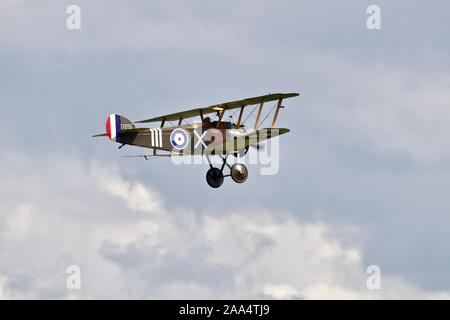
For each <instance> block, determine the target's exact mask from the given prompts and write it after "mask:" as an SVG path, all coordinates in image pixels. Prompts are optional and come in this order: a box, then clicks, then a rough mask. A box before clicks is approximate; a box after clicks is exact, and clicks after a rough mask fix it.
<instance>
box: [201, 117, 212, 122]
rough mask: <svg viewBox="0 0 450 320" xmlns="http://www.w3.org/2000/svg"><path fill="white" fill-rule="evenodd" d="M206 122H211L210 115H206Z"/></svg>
mask: <svg viewBox="0 0 450 320" xmlns="http://www.w3.org/2000/svg"><path fill="white" fill-rule="evenodd" d="M203 121H204V122H207V123H210V122H211V118H210V117H206V118H205V119H203Z"/></svg>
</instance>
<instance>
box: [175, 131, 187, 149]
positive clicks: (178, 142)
mask: <svg viewBox="0 0 450 320" xmlns="http://www.w3.org/2000/svg"><path fill="white" fill-rule="evenodd" d="M170 143H171V144H172V146H173V147H174V148H175V149H177V150H182V149H184V148H186V146H187V145H188V144H189V135H188V133H187V132H186V131H185V130H183V129H181V128H178V129H175V130H173V131H172V133H171V134H170Z"/></svg>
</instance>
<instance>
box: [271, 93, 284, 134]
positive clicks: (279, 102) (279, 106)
mask: <svg viewBox="0 0 450 320" xmlns="http://www.w3.org/2000/svg"><path fill="white" fill-rule="evenodd" d="M282 101H283V98H281V99H278V105H277V110H276V111H275V114H274V115H273V120H272V126H271V128H275V122H276V121H277V118H278V112H280V108H281V102H282Z"/></svg>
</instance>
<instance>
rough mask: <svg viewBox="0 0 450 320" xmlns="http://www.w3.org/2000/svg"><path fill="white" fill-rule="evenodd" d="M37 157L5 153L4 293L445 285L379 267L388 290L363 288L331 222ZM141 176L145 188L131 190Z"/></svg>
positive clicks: (355, 254)
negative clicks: (206, 199) (72, 277)
mask: <svg viewBox="0 0 450 320" xmlns="http://www.w3.org/2000/svg"><path fill="white" fill-rule="evenodd" d="M38 160H39V161H37V162H36V163H38V164H39V165H37V164H35V163H30V162H29V161H28V160H27V158H26V157H23V156H21V155H20V154H8V155H7V154H3V155H2V157H1V158H0V164H1V166H2V167H4V168H6V167H7V168H10V170H9V171H8V172H7V173H6V174H5V177H4V178H3V179H2V181H1V183H0V196H1V197H2V199H6V200H5V201H2V203H1V204H0V210H1V212H2V215H1V217H0V230H1V233H0V275H1V277H0V279H1V281H0V294H1V296H2V297H5V298H71V299H72V298H108V297H114V298H187V297H189V298H257V297H266V298H267V297H270V298H274V299H285V298H286V299H287V298H294V299H295V298H304V299H317V298H325V299H333V298H348V299H353V298H362V299H370V298H402V297H408V298H448V297H449V293H448V292H427V291H423V290H420V289H418V288H417V287H415V286H414V285H412V284H408V283H406V282H404V281H403V280H401V279H399V278H396V277H394V276H391V275H388V274H387V275H385V274H384V273H383V278H382V283H383V290H381V291H369V290H367V289H366V288H365V283H366V276H367V275H366V274H365V267H364V266H363V264H362V254H363V252H362V249H361V247H358V246H349V245H344V244H343V243H342V242H341V241H340V240H338V239H337V238H335V237H334V236H332V234H333V233H332V230H331V229H330V226H327V225H326V224H324V223H319V222H314V223H303V222H301V221H298V220H297V219H295V218H294V217H293V216H292V215H291V214H288V213H282V212H281V213H280V212H277V213H274V212H270V211H267V210H237V211H229V212H226V211H225V212H224V211H221V212H220V215H219V214H218V213H217V212H215V211H208V212H193V211H191V210H188V209H183V208H178V209H171V208H168V207H167V206H166V204H164V201H163V199H160V202H158V205H153V204H152V205H150V203H153V202H152V201H153V200H151V199H153V198H154V196H155V194H156V193H155V192H154V191H153V190H152V188H149V187H148V186H146V185H144V184H140V183H139V182H135V181H131V180H130V179H129V178H128V179H127V178H125V177H124V175H123V174H122V173H120V171H118V169H117V168H111V167H108V166H105V165H103V164H100V163H98V162H96V163H92V164H88V163H84V162H83V161H80V160H77V159H76V158H74V157H72V158H65V157H63V158H57V157H48V156H43V157H41V158H40V159H38ZM13 164H14V165H13ZM37 167H39V170H36V168H37ZM24 172H29V174H24ZM106 176H107V177H109V179H106V178H105V177H106ZM110 183H111V185H112V186H113V187H110V186H108V185H109V184H110ZM118 185H119V186H120V187H117V186H118ZM136 185H140V186H141V187H140V188H142V192H141V193H139V194H140V196H141V197H142V198H143V199H144V200H142V199H141V200H139V201H137V200H136V199H135V196H134V195H132V193H133V186H136ZM24 186H26V187H24ZM122 186H126V188H124V189H122ZM111 190H113V192H111ZM118 190H119V191H120V192H118ZM136 201H137V202H136ZM147 202H148V203H147ZM136 203H140V204H141V205H139V206H137V207H133V206H134V205H136ZM142 203H146V205H142ZM136 208H138V209H139V210H141V209H144V211H145V212H147V211H146V210H147V209H148V211H149V212H151V214H148V215H142V214H139V213H137V214H133V212H134V209H136ZM71 264H76V265H79V266H80V268H81V271H82V290H81V291H79V292H78V291H70V290H68V289H66V287H65V283H66V277H67V274H66V273H65V270H66V268H67V266H68V265H71Z"/></svg>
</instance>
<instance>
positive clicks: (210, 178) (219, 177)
mask: <svg viewBox="0 0 450 320" xmlns="http://www.w3.org/2000/svg"><path fill="white" fill-rule="evenodd" d="M206 182H208V184H209V186H210V187H211V188H218V187H220V186H221V185H222V184H223V173H222V171H220V169H219V168H211V169H209V170H208V172H206Z"/></svg>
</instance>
